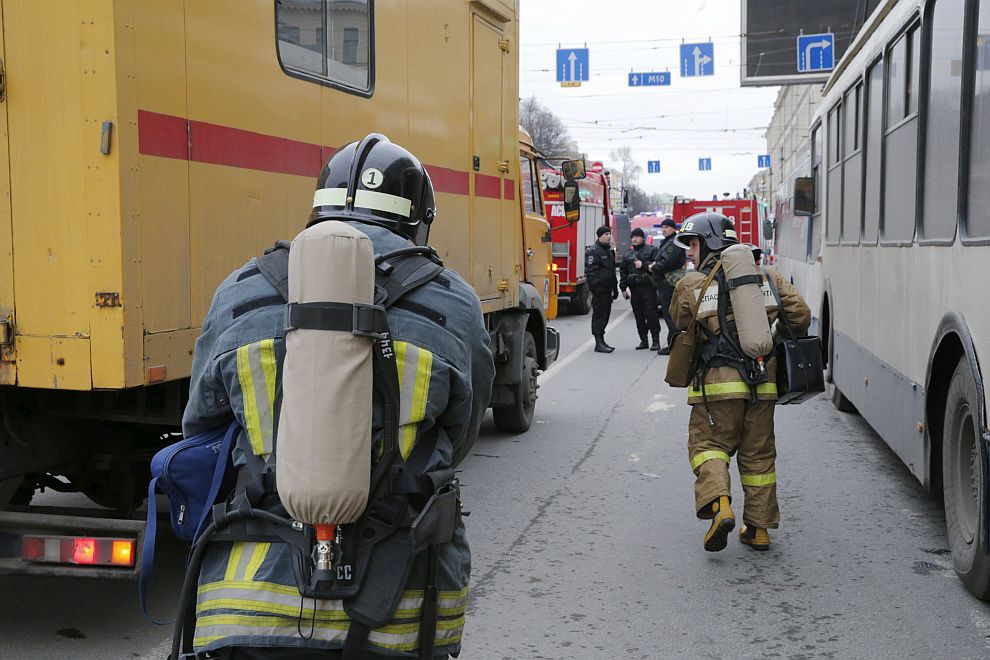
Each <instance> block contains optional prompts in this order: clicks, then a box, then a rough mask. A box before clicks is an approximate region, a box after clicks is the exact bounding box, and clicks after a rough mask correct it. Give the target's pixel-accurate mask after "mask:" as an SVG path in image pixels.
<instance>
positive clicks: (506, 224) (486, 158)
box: [471, 14, 519, 301]
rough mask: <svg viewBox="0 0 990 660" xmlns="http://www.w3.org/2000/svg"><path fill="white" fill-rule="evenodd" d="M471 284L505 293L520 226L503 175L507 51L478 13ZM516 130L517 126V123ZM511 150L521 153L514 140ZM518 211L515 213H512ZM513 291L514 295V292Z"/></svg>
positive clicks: (492, 295)
mask: <svg viewBox="0 0 990 660" xmlns="http://www.w3.org/2000/svg"><path fill="white" fill-rule="evenodd" d="M471 36H472V42H473V44H472V53H471V149H472V154H471V162H472V164H473V177H472V179H473V190H472V195H471V240H472V241H473V243H474V249H473V250H471V274H472V278H471V283H472V284H473V285H474V287H475V290H476V291H477V292H478V297H479V298H481V300H483V301H484V300H494V299H498V298H501V296H502V295H503V293H504V291H505V289H506V288H507V287H506V286H505V285H503V289H502V290H500V287H499V283H500V282H503V281H506V284H507V280H508V278H509V277H510V276H511V275H512V267H513V266H512V264H511V263H508V264H507V262H512V261H513V259H512V255H511V254H509V251H510V249H511V245H510V241H513V237H514V236H515V235H516V230H515V229H514V228H513V227H512V226H510V223H511V222H512V220H513V215H515V218H516V222H518V215H517V214H518V208H519V207H518V203H515V204H513V203H509V202H508V201H503V200H502V196H503V192H502V191H503V189H504V184H503V178H502V177H503V174H504V173H505V172H506V171H508V170H509V167H508V161H507V159H506V156H505V154H506V152H507V149H506V146H507V145H505V144H503V140H504V135H505V130H504V129H505V126H504V121H505V118H504V116H503V114H504V113H503V110H504V102H503V94H502V88H503V85H504V84H505V71H504V59H505V58H504V56H505V53H504V51H503V50H502V47H501V46H500V42H501V41H502V39H503V34H502V30H501V28H498V27H496V26H495V25H494V24H492V23H490V22H489V21H487V20H485V19H484V18H482V17H481V16H479V15H478V14H474V15H473V16H472V24H471ZM513 134H515V127H513ZM511 147H512V149H511V152H510V153H513V154H515V153H516V152H517V147H516V144H515V143H513V144H512V145H511ZM513 211H515V214H514V213H513ZM509 295H512V294H511V292H510V294H509Z"/></svg>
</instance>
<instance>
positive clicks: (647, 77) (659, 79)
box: [629, 71, 670, 87]
mask: <svg viewBox="0 0 990 660" xmlns="http://www.w3.org/2000/svg"><path fill="white" fill-rule="evenodd" d="M669 84H670V72H669V71H650V72H649V73H630V74H629V86H630V87H661V86H664V85H669Z"/></svg>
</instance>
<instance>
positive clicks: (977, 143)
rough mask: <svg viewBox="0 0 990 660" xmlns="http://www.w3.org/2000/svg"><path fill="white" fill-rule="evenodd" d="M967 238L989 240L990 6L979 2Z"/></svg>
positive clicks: (966, 225) (966, 223)
mask: <svg viewBox="0 0 990 660" xmlns="http://www.w3.org/2000/svg"><path fill="white" fill-rule="evenodd" d="M974 51H975V56H976V62H975V67H974V68H975V69H976V76H975V77H976V80H975V85H974V89H973V115H972V128H971V133H970V145H971V146H970V153H969V199H968V203H967V205H966V217H965V229H966V231H965V234H964V235H965V238H968V239H983V240H986V239H988V238H990V3H988V2H981V3H980V19H979V21H978V25H977V36H976V48H975V49H974Z"/></svg>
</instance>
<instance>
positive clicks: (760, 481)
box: [739, 472, 777, 486]
mask: <svg viewBox="0 0 990 660" xmlns="http://www.w3.org/2000/svg"><path fill="white" fill-rule="evenodd" d="M739 481H741V482H742V485H743V486H770V485H772V484H775V483H777V473H776V472H767V473H766V474H740V475H739Z"/></svg>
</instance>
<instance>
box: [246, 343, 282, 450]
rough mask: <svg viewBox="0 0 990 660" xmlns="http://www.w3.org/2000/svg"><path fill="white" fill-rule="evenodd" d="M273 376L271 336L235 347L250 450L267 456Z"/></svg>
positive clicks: (274, 371) (270, 424) (270, 433)
mask: <svg viewBox="0 0 990 660" xmlns="http://www.w3.org/2000/svg"><path fill="white" fill-rule="evenodd" d="M275 376H276V364H275V340H274V339H263V340H261V341H259V342H255V343H253V344H245V345H244V346H240V347H238V349H237V379H238V381H239V382H240V384H241V397H242V398H243V400H244V423H245V424H246V425H247V434H248V439H249V440H250V442H251V450H252V451H253V452H254V453H255V454H256V455H258V456H267V455H268V454H270V453H271V451H272V430H273V427H274V420H275V415H274V410H273V409H274V407H275Z"/></svg>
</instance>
